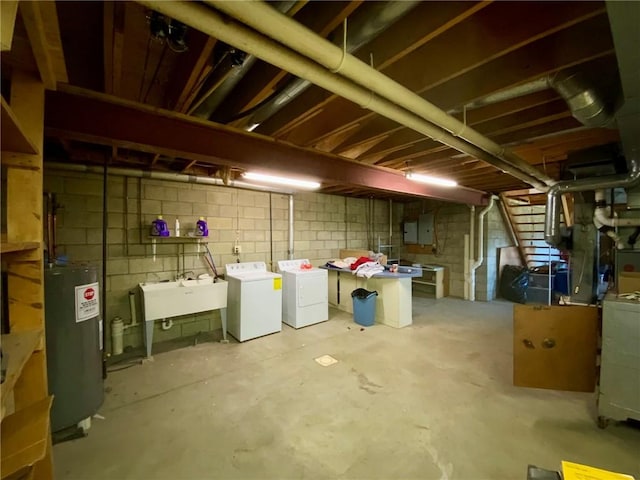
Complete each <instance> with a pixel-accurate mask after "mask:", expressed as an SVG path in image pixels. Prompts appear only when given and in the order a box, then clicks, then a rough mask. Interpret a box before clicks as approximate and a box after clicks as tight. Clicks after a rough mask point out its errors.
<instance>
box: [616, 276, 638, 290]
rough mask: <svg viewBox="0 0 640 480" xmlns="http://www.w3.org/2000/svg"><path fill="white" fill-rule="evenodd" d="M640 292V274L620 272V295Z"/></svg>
mask: <svg viewBox="0 0 640 480" xmlns="http://www.w3.org/2000/svg"><path fill="white" fill-rule="evenodd" d="M636 291H637V292H640V272H620V273H619V274H618V293H631V292H636Z"/></svg>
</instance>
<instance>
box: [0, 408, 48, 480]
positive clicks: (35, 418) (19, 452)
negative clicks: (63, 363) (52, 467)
mask: <svg viewBox="0 0 640 480" xmlns="http://www.w3.org/2000/svg"><path fill="white" fill-rule="evenodd" d="M52 402H53V397H52V396H50V397H45V398H43V399H42V400H40V401H38V402H36V403H34V404H32V405H30V406H29V407H27V408H24V409H22V410H20V411H17V412H16V413H14V414H12V415H10V416H8V417H6V418H5V419H4V421H3V422H2V457H1V458H2V460H1V465H2V477H3V478H5V477H8V476H10V475H13V474H14V473H16V472H18V471H20V470H22V469H24V468H25V467H29V466H32V465H35V464H36V463H37V462H38V461H40V460H43V459H44V458H45V456H46V454H47V449H48V444H49V441H50V440H49V438H50V436H49V434H50V422H49V412H50V410H51V404H52Z"/></svg>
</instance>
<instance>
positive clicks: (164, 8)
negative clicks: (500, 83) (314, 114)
mask: <svg viewBox="0 0 640 480" xmlns="http://www.w3.org/2000/svg"><path fill="white" fill-rule="evenodd" d="M138 3H140V4H142V5H144V6H146V7H148V8H150V9H153V10H156V11H158V12H160V13H162V14H164V15H167V16H169V17H172V18H175V19H176V20H179V21H180V22H182V23H184V24H186V25H189V26H190V27H192V28H194V29H196V30H199V31H201V32H203V33H205V34H207V35H210V36H212V37H215V38H218V39H220V40H222V41H224V42H226V43H229V44H230V45H234V46H236V47H237V48H240V49H242V50H243V51H245V52H248V53H250V54H252V55H255V56H257V57H259V58H261V59H262V60H264V61H266V62H268V63H270V64H272V65H275V66H276V67H278V68H281V69H283V70H286V71H288V72H290V73H292V74H293V75H296V76H298V77H301V78H305V79H307V80H309V81H310V82H312V83H314V84H316V85H318V86H319V87H321V88H324V89H325V90H328V91H330V92H333V93H335V94H336V95H339V96H341V97H343V98H346V99H347V100H350V101H352V102H354V103H356V104H358V105H361V106H363V108H368V109H369V110H371V111H373V112H376V113H378V114H380V115H382V116H384V117H386V118H389V119H391V120H393V121H395V122H397V123H399V124H400V125H403V126H406V127H408V128H410V129H412V130H414V131H416V132H418V133H421V134H423V135H426V136H428V137H430V138H432V139H433V140H435V141H438V142H441V143H443V144H445V145H448V146H450V147H451V148H454V149H456V150H458V151H460V152H463V153H466V154H468V155H471V156H473V157H475V158H478V159H480V160H483V161H485V162H487V163H489V164H491V165H493V166H494V167H496V168H498V169H500V170H502V171H504V172H507V173H508V174H510V175H512V176H513V177H515V178H518V179H520V180H522V181H523V182H526V183H528V184H530V185H532V186H533V187H535V188H538V189H539V190H543V191H544V190H546V189H547V187H548V185H550V184H552V183H553V180H551V179H550V178H549V177H547V176H545V175H543V174H542V173H541V172H539V171H538V170H537V169H535V168H534V167H532V166H531V165H529V164H526V162H524V161H522V160H521V159H518V160H519V163H518V165H515V164H514V163H513V161H512V159H511V158H510V159H506V158H507V157H511V156H512V155H511V154H505V150H504V149H503V148H502V147H500V146H498V145H496V144H494V143H493V142H491V141H489V140H488V139H485V138H484V137H482V136H481V135H478V134H477V133H475V132H473V131H472V130H471V129H469V128H467V127H465V126H464V124H462V123H460V122H458V121H457V120H455V119H453V120H454V121H455V122H458V124H459V125H457V124H456V125H454V126H455V127H456V128H457V127H458V126H459V127H460V128H459V131H458V133H459V134H460V133H464V134H465V136H467V137H468V136H469V133H470V132H472V134H471V137H473V138H475V135H478V136H479V137H481V138H480V139H479V140H481V143H482V144H483V145H484V146H485V147H487V149H489V146H488V145H487V142H489V143H490V144H491V145H492V146H495V147H496V148H495V150H496V151H495V152H493V153H487V152H486V151H485V150H483V149H482V148H479V147H478V146H476V145H473V144H471V143H469V142H468V141H465V140H463V139H462V138H459V137H456V136H454V135H452V134H450V133H448V132H447V131H446V130H444V129H443V128H441V127H438V126H436V125H434V124H433V123H431V122H429V121H427V120H425V119H424V118H422V117H421V116H419V115H418V114H416V113H414V112H412V111H409V110H408V109H406V108H403V107H400V106H398V105H397V104H395V103H393V102H392V101H390V100H387V99H386V98H381V97H378V96H376V95H374V94H373V93H372V91H371V89H369V88H365V87H363V86H360V85H358V84H356V83H354V82H353V81H350V80H348V79H346V78H344V77H343V76H341V75H337V74H335V73H331V72H330V71H329V70H327V69H326V68H323V67H322V66H320V65H318V64H317V63H316V62H315V61H312V60H310V59H308V58H306V57H304V56H302V55H300V54H298V53H296V52H295V51H293V50H291V49H289V48H286V47H283V46H282V45H281V44H279V43H277V42H275V41H273V40H271V39H269V38H268V37H265V36H264V35H261V34H260V33H257V32H255V31H254V30H251V29H249V28H246V27H244V26H242V25H239V24H236V23H233V22H230V21H229V20H228V19H227V18H223V17H222V16H221V15H220V14H219V13H217V12H216V11H214V10H212V9H210V8H207V7H206V6H204V5H200V4H196V3H187V2H154V1H151V0H139V2H138ZM232 3H235V2H229V3H228V4H226V3H225V4H224V5H230V4H232ZM238 4H239V5H240V4H243V5H244V6H243V7H241V8H242V9H246V10H254V8H255V9H258V10H262V7H265V8H266V9H267V10H268V11H270V10H272V9H271V7H269V6H268V5H266V4H262V3H260V2H257V3H252V4H251V7H250V8H247V5H246V4H244V2H238ZM258 7H260V8H258ZM270 13H273V12H270ZM278 15H280V14H278ZM269 18H271V16H269ZM285 18H286V17H285ZM292 22H293V21H292ZM293 23H294V24H295V25H297V24H296V23H295V22H293ZM298 27H299V28H302V29H303V30H305V29H304V28H303V27H301V26H299V25H298ZM314 35H315V34H314ZM322 40H323V42H326V40H324V39H322ZM296 43H297V42H296ZM301 43H302V39H301ZM329 44H330V45H331V47H332V48H334V49H338V51H340V52H341V50H340V49H339V48H338V47H336V46H335V45H333V44H331V43H329ZM349 57H350V56H349V55H348V54H346V55H345V58H349ZM351 58H354V59H355V57H351ZM346 63H347V62H345V64H346ZM363 65H364V64H363ZM367 68H369V69H370V71H371V72H374V73H376V74H377V76H382V77H384V76H383V75H381V74H380V73H379V72H377V71H376V70H374V69H371V68H370V67H367ZM364 75H365V76H367V75H370V72H366V71H365V74H364ZM384 78H386V77H384ZM387 81H388V82H392V81H391V80H390V79H388V78H387ZM383 83H384V84H385V85H386V82H383ZM392 83H393V84H395V86H396V87H400V89H404V87H401V86H400V85H399V84H396V83H395V82H392ZM385 88H386V87H385ZM404 90H406V89H404ZM409 93H411V92H409ZM411 95H412V97H411V101H410V102H405V103H408V104H409V103H410V104H411V105H412V106H415V104H417V103H418V102H417V101H416V99H418V100H420V101H421V102H426V101H424V100H423V99H422V97H419V96H417V95H415V94H413V93H411ZM426 103H427V104H428V105H431V104H429V103H428V102H426ZM432 107H433V106H432ZM439 112H441V113H442V114H444V112H442V111H440V110H439ZM444 116H446V117H448V116H447V115H446V114H444ZM448 118H453V117H448ZM450 126H451V125H450ZM482 140H484V141H482ZM500 156H502V157H504V158H500ZM525 164H526V165H525Z"/></svg>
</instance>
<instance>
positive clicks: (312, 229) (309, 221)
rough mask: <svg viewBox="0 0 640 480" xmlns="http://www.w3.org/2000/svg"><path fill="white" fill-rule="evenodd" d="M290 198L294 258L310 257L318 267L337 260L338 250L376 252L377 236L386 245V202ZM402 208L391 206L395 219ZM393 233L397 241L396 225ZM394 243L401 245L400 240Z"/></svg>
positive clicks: (316, 196)
mask: <svg viewBox="0 0 640 480" xmlns="http://www.w3.org/2000/svg"><path fill="white" fill-rule="evenodd" d="M293 198H294V255H293V256H294V257H295V258H309V260H310V261H311V263H312V264H313V265H316V266H317V265H322V264H324V263H326V262H327V260H329V259H334V258H338V257H339V253H340V249H347V248H348V249H364V250H373V251H377V250H378V248H377V247H378V237H380V241H381V243H383V244H388V241H389V240H388V238H389V203H388V202H385V201H382V200H375V201H373V200H371V201H370V200H369V199H359V198H348V197H343V196H337V195H325V194H318V193H309V192H306V193H297V194H295V195H294V197H293ZM401 208H402V205H395V206H394V217H395V218H397V215H399V213H398V212H401ZM396 223H397V222H396ZM393 231H394V237H395V239H399V238H400V237H399V235H400V226H399V224H398V225H394V227H393ZM395 243H397V244H398V245H400V241H398V242H395ZM383 250H384V249H383ZM383 253H387V252H386V251H383Z"/></svg>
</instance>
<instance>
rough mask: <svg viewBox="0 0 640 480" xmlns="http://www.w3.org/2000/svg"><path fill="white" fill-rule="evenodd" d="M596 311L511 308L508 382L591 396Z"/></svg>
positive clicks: (596, 320) (593, 372)
mask: <svg viewBox="0 0 640 480" xmlns="http://www.w3.org/2000/svg"><path fill="white" fill-rule="evenodd" d="M597 339H598V309H597V308H595V307H581V306H544V307H539V306H530V305H514V311H513V383H514V385H516V386H520V387H533V388H549V389H554V390H571V391H578V392H593V390H594V387H595V380H596V349H597Z"/></svg>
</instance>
